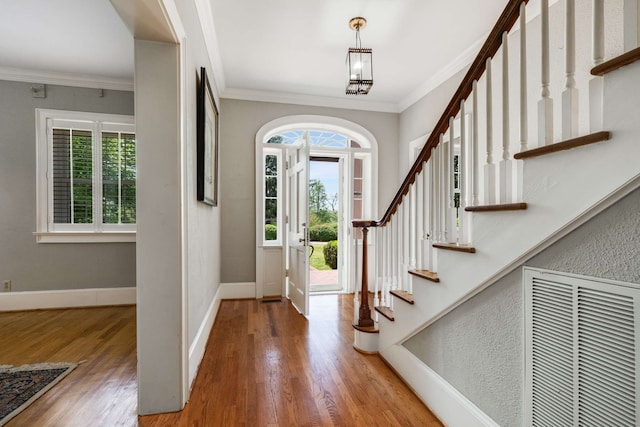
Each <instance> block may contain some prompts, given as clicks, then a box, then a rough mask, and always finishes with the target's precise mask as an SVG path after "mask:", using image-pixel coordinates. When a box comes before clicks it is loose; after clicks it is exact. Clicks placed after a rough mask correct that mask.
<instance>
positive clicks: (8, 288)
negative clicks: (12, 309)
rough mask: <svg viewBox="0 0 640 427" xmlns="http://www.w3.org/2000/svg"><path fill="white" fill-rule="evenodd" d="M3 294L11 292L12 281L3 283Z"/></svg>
mask: <svg viewBox="0 0 640 427" xmlns="http://www.w3.org/2000/svg"><path fill="white" fill-rule="evenodd" d="M2 292H11V280H3V281H2Z"/></svg>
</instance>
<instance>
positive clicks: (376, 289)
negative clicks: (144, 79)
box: [369, 227, 382, 307]
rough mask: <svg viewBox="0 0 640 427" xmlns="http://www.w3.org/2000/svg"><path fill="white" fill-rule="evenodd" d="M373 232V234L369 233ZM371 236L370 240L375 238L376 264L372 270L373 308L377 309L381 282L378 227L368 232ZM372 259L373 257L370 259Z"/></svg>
mask: <svg viewBox="0 0 640 427" xmlns="http://www.w3.org/2000/svg"><path fill="white" fill-rule="evenodd" d="M372 231H373V233H371V232H372ZM369 232H370V233H371V234H372V236H371V237H372V238H373V237H374V236H373V235H375V238H374V239H373V240H374V241H375V242H376V246H375V249H376V256H375V262H376V268H375V269H374V271H375V272H376V273H375V280H374V285H373V306H374V307H377V306H379V305H380V292H379V291H380V288H381V282H382V280H379V277H380V263H381V259H382V254H381V251H380V250H379V248H380V237H381V236H380V228H379V227H372V228H371V229H370V231H369ZM372 258H373V257H372Z"/></svg>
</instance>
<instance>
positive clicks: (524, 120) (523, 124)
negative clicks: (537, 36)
mask: <svg viewBox="0 0 640 427" xmlns="http://www.w3.org/2000/svg"><path fill="white" fill-rule="evenodd" d="M528 139H529V117H528V110H527V5H526V3H524V2H522V3H521V4H520V151H527V149H528ZM515 164H516V183H517V184H516V195H515V200H522V199H523V197H524V196H523V182H524V181H523V176H524V171H523V167H524V165H523V162H522V160H516V161H515Z"/></svg>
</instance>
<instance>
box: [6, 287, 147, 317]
mask: <svg viewBox="0 0 640 427" xmlns="http://www.w3.org/2000/svg"><path fill="white" fill-rule="evenodd" d="M135 303H136V288H135V287H128V288H93V289H69V290H59V291H31V292H5V293H0V311H17V310H41V309H52V308H71V307H99V306H105V305H134V304H135Z"/></svg>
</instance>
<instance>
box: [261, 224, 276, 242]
mask: <svg viewBox="0 0 640 427" xmlns="http://www.w3.org/2000/svg"><path fill="white" fill-rule="evenodd" d="M277 238H278V227H277V226H276V225H273V224H266V225H265V226H264V240H276V239H277Z"/></svg>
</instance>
